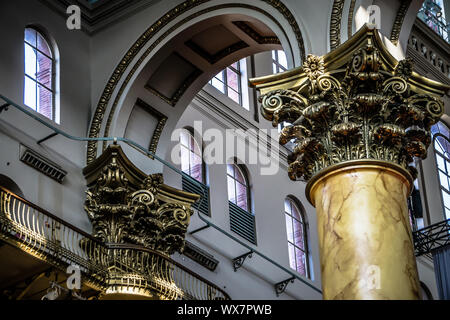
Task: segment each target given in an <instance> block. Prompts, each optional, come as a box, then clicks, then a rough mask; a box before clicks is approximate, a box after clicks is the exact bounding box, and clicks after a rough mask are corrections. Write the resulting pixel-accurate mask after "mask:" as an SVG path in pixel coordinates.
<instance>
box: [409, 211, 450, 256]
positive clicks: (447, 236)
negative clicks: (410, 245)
mask: <svg viewBox="0 0 450 320" xmlns="http://www.w3.org/2000/svg"><path fill="white" fill-rule="evenodd" d="M413 238H414V247H415V249H416V256H421V255H423V254H429V253H430V252H431V251H432V250H435V249H439V248H442V247H444V246H446V245H449V244H450V219H447V220H444V221H441V222H438V223H435V224H432V225H430V226H428V227H426V228H423V229H420V230H417V231H415V232H413Z"/></svg>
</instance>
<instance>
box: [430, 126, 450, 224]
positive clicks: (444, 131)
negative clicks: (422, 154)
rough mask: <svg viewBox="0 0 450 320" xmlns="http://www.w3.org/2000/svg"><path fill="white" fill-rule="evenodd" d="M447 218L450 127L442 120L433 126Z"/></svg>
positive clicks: (449, 191) (446, 217)
mask: <svg viewBox="0 0 450 320" xmlns="http://www.w3.org/2000/svg"><path fill="white" fill-rule="evenodd" d="M431 133H432V134H433V147H434V154H435V157H436V165H437V170H438V176H439V183H440V187H441V196H442V204H443V207H444V216H445V219H450V138H449V137H450V129H449V127H448V126H447V125H446V124H445V123H443V122H442V121H441V122H438V123H437V124H435V125H434V126H433V127H431Z"/></svg>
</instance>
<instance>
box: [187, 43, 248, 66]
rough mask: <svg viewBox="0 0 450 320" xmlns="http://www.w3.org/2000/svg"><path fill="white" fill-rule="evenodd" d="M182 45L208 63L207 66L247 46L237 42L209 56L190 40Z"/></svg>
mask: <svg viewBox="0 0 450 320" xmlns="http://www.w3.org/2000/svg"><path fill="white" fill-rule="evenodd" d="M184 44H185V45H186V46H187V47H188V48H190V49H191V50H192V51H194V52H195V53H196V54H198V55H199V56H200V57H202V58H203V59H205V60H206V61H208V62H209V64H215V63H216V62H217V61H219V60H221V59H222V58H225V57H226V56H228V55H230V54H232V53H233V52H236V51H238V50H241V49H244V48H247V47H248V44H247V43H245V42H244V41H238V42H236V43H233V44H232V45H230V46H228V47H226V48H224V49H222V50H220V51H219V52H217V53H216V54H214V55H211V54H209V53H208V52H206V50H204V49H203V48H202V47H200V46H199V45H198V44H196V43H195V42H194V41H192V40H188V41H186V42H185V43H184Z"/></svg>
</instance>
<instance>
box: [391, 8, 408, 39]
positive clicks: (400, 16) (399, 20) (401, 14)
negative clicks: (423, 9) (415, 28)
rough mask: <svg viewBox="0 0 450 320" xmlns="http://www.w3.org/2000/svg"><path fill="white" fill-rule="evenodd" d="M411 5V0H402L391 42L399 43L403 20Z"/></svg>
mask: <svg viewBox="0 0 450 320" xmlns="http://www.w3.org/2000/svg"><path fill="white" fill-rule="evenodd" d="M410 5H411V0H401V3H400V7H399V8H398V10H397V15H396V16H395V20H394V24H393V26H392V30H391V37H390V40H391V42H392V43H393V44H395V45H397V43H398V39H399V38H400V32H401V30H402V26H403V21H404V20H405V16H406V13H407V12H408V9H409V6H410Z"/></svg>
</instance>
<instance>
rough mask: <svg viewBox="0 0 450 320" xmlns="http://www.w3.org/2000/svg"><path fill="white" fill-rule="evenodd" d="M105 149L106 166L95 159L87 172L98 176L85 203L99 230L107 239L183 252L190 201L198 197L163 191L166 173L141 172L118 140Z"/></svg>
mask: <svg viewBox="0 0 450 320" xmlns="http://www.w3.org/2000/svg"><path fill="white" fill-rule="evenodd" d="M112 149H115V151H114V152H111V150H112ZM105 153H107V154H108V155H109V156H108V159H107V160H106V161H105V159H101V158H100V160H99V161H100V162H102V164H103V167H102V168H101V167H100V166H96V164H95V163H94V164H93V165H92V166H90V167H91V168H92V169H91V170H87V171H86V172H85V175H89V176H91V178H90V180H93V181H94V182H93V183H92V184H91V186H90V188H89V190H88V191H87V197H86V203H85V210H86V212H87V213H88V216H89V218H90V220H91V222H92V225H93V236H94V237H95V238H97V239H99V240H100V241H102V242H104V243H109V244H123V243H128V244H135V245H141V246H143V247H146V248H148V249H151V250H157V251H160V252H162V253H164V254H166V255H171V254H173V253H174V252H176V251H179V252H181V251H182V250H183V248H184V238H185V233H186V230H187V227H188V225H189V220H190V216H191V215H192V209H191V208H190V203H189V201H191V202H194V201H195V200H194V201H192V200H186V202H184V203H183V202H181V201H177V200H173V201H170V200H168V197H167V195H165V196H160V191H161V190H162V189H164V188H165V187H164V184H163V177H162V175H161V174H152V175H148V176H146V175H144V174H143V173H142V172H136V171H137V169H136V168H135V167H134V166H132V165H131V163H130V162H129V161H128V159H126V158H124V155H123V152H122V151H121V149H120V147H118V146H114V145H113V146H110V147H109V150H108V149H107V151H105ZM127 166H128V167H127ZM88 168H89V167H88ZM95 171H96V172H97V174H96V173H95ZM133 171H134V173H130V172H133ZM92 176H95V179H94V178H92ZM136 176H138V177H139V178H138V179H136ZM131 180H132V181H131ZM173 190H175V189H173ZM176 191H178V190H176ZM179 192H181V191H179ZM186 195H187V194H186ZM177 196H179V195H177ZM174 198H175V197H174Z"/></svg>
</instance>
